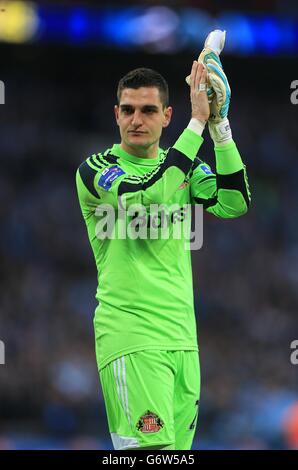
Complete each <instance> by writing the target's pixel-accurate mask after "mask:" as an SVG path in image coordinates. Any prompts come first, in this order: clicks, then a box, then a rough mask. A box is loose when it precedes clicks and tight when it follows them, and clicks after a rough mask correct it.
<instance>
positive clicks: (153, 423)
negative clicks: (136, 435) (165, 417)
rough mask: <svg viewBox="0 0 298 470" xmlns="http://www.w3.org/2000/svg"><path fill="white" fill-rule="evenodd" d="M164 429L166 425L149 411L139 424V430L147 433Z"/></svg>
mask: <svg viewBox="0 0 298 470" xmlns="http://www.w3.org/2000/svg"><path fill="white" fill-rule="evenodd" d="M163 427H164V423H163V421H162V420H161V419H160V417H159V416H157V415H156V414H155V413H152V411H149V410H148V411H146V413H145V414H143V416H141V417H140V419H139V421H138V424H137V430H138V431H141V432H145V433H151V432H158V431H159V430H160V429H161V428H163Z"/></svg>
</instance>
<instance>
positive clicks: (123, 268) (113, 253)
mask: <svg viewBox="0 0 298 470" xmlns="http://www.w3.org/2000/svg"><path fill="white" fill-rule="evenodd" d="M202 142H203V139H202V137H200V136H199V135H197V134H196V133H195V132H193V131H192V130H190V129H185V130H184V131H183V133H182V134H181V136H180V137H179V138H178V140H177V141H176V143H175V144H174V145H173V147H170V148H169V149H167V150H162V149H159V151H158V156H157V157H156V158H139V157H137V156H133V155H130V154H128V153H127V152H125V151H124V150H123V149H122V147H121V146H120V144H115V145H114V146H113V147H112V148H111V149H108V150H106V151H105V152H104V153H100V154H97V155H92V156H91V157H90V158H87V160H86V161H84V162H83V163H82V164H81V165H80V167H79V168H78V170H77V174H76V181H77V190H78V196H79V202H80V206H81V210H82V214H83V217H84V220H85V223H86V226H87V231H88V236H89V240H90V243H91V246H92V250H93V253H94V257H95V261H96V266H97V271H98V288H97V292H96V298H97V300H98V306H97V308H96V310H95V316H94V327H95V339H96V356H97V363H98V368H99V370H100V369H102V368H103V367H105V365H107V364H108V363H109V362H110V361H112V360H114V359H116V358H117V357H120V356H123V355H125V354H129V353H132V352H136V351H140V350H144V349H160V350H197V349H198V342H197V331H196V321H195V314H194V303H193V284H192V268H191V253H190V250H189V244H190V240H189V231H190V228H191V225H190V222H191V211H190V205H191V204H202V205H203V207H204V208H205V209H206V210H207V211H208V212H210V213H212V214H214V215H216V216H218V217H223V218H229V217H237V216H240V215H242V214H244V213H245V212H246V211H247V208H248V205H249V201H250V194H249V190H248V185H247V176H246V169H245V166H244V165H243V163H242V160H241V157H240V155H239V152H238V150H237V147H236V145H235V143H234V142H231V143H229V144H226V145H225V146H222V147H218V148H215V155H216V172H215V173H213V172H212V171H211V169H210V167H209V165H207V164H206V163H205V162H203V161H201V160H200V159H199V158H198V157H197V153H198V151H199V148H200V146H201V144H202ZM108 227H109V228H108Z"/></svg>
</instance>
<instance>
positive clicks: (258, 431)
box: [0, 50, 298, 449]
mask: <svg viewBox="0 0 298 470" xmlns="http://www.w3.org/2000/svg"><path fill="white" fill-rule="evenodd" d="M69 54H70V55H73V56H72V57H74V52H73V51H70V52H69ZM76 54H77V56H78V57H77V60H78V62H80V60H83V59H82V58H81V56H80V53H78V52H76ZM93 54H94V53H93ZM81 55H82V56H83V53H81ZM24 57H25V58H24ZM61 57H62V55H61V56H59V57H58V59H57V60H58V62H56V64H55V66H53V67H52V65H51V64H53V63H54V62H53V61H54V58H53V57H52V58H51V59H50V60H49V62H48V63H47V64H46V66H45V69H43V68H42V67H41V71H39V72H37V69H36V65H35V64H34V62H35V55H34V52H31V51H30V50H29V52H26V53H25V56H22V57H21V55H20V56H18V55H17V54H16V55H15V56H14V60H15V62H14V64H15V65H14V66H12V70H11V71H9V70H8V68H7V70H6V71H5V69H4V77H3V78H4V79H5V83H6V104H5V105H4V106H1V107H0V136H1V139H0V158H1V172H0V196H1V201H2V204H1V206H0V218H1V232H0V253H1V263H0V276H1V295H0V318H1V322H0V340H2V341H4V343H5V352H6V364H5V365H4V366H3V365H1V366H0V384H1V385H0V448H15V447H16V448H30V447H31V448H32V446H33V447H35V448H36V447H43V446H45V447H47V448H60V447H62V448H63V447H66V448H106V449H108V448H111V441H110V439H109V434H108V427H107V420H106V414H105V409H104V403H103V399H102V393H101V388H100V384H99V379H98V373H97V369H96V361H95V353H94V338H93V324H92V320H93V312H94V309H95V306H96V302H95V298H94V295H95V290H96V270H95V263H94V260H93V255H92V253H91V249H90V247H89V242H88V239H87V234H86V230H85V226H84V223H83V220H82V217H81V213H80V209H79V205H78V201H77V195H76V188H75V171H76V168H77V166H78V165H79V163H80V162H81V161H83V160H84V159H85V158H87V157H88V156H89V155H90V154H92V153H94V152H99V151H102V150H104V149H106V148H107V147H111V146H112V144H113V143H114V142H119V136H118V128H117V126H116V125H115V122H114V116H113V104H115V89H116V85H117V81H118V79H119V78H120V77H121V72H118V75H117V73H116V72H115V70H116V69H115V63H114V64H113V67H114V69H113V70H114V75H113V79H112V78H111V77H112V75H111V74H107V73H106V72H105V73H103V72H102V70H101V67H100V64H99V65H96V66H94V68H92V67H91V66H90V63H91V62H92V60H93V59H92V57H93V56H92V53H90V57H89V58H87V59H86V57H85V58H84V60H85V61H86V63H85V64H84V66H82V67H77V68H76V67H75V65H74V62H73V60H72V59H70V58H69V57H68V59H67V60H66V62H65V64H64V63H63V61H62V60H61ZM40 60H42V59H41V58H40V57H38V61H40ZM43 60H44V62H43V63H45V59H43ZM88 60H89V62H88ZM114 60H115V61H117V60H119V61H121V57H117V56H115V57H114V58H113V61H114ZM179 60H180V61H182V58H180V59H179ZM38 61H37V62H38ZM51 61H52V62H51ZM131 61H132V59H131ZM163 61H164V62H163V63H162V61H160V67H159V68H158V65H159V64H158V62H156V64H155V65H156V68H157V69H158V70H159V71H161V72H162V73H164V75H165V78H167V79H168V80H169V83H170V90H171V104H172V105H173V106H174V115H173V122H172V124H171V126H170V127H169V128H168V129H167V130H166V132H165V133H164V136H163V138H162V141H161V144H162V146H163V147H168V146H170V145H171V144H172V143H173V142H174V141H175V139H176V138H177V137H178V135H179V133H180V132H181V131H182V130H183V128H184V127H185V126H186V125H187V123H188V120H189V111H190V108H189V102H188V90H187V88H186V86H185V85H184V82H183V80H182V77H183V75H184V70H183V69H182V70H180V71H179V73H180V74H181V77H180V76H173V75H172V73H171V72H172V70H173V69H174V66H173V65H171V64H172V63H171V62H170V59H165V58H163ZM166 61H168V64H170V66H169V69H168V70H169V76H167V73H166V68H167V63H165V62H166ZM78 62H77V63H78ZM111 62H112V60H111ZM134 62H136V59H134ZM240 62H241V60H240V59H238V62H237V63H236V62H233V61H232V60H230V61H229V63H228V69H229V72H230V73H231V74H232V80H231V82H232V87H233V85H234V88H232V90H233V99H232V104H231V112H230V121H231V125H232V130H233V135H234V139H235V141H236V143H237V144H238V148H239V150H240V153H241V155H242V157H243V160H244V162H245V163H246V165H247V170H248V176H249V181H250V186H251V192H252V206H251V209H250V212H249V213H248V214H247V215H246V216H245V217H242V218H240V219H236V220H218V219H216V218H215V217H213V216H210V215H208V214H206V215H205V216H204V244H203V248H202V249H201V250H199V251H195V252H193V253H192V257H193V274H194V294H195V307H196V313H197V324H198V338H199V346H200V351H201V353H200V359H201V368H202V392H201V402H200V414H199V422H198V432H197V435H196V439H195V442H194V448H265V449H266V448H267V449H269V448H298V409H297V407H298V388H297V386H298V366H294V365H293V364H291V362H290V356H291V352H292V351H291V347H290V345H291V342H292V341H293V340H295V339H298V321H297V311H298V308H297V307H298V289H297V285H298V236H297V234H298V218H297V213H298V185H297V180H298V162H297V119H298V116H297V113H298V109H296V107H295V106H293V105H291V103H290V100H289V96H287V93H288V90H287V89H286V90H281V89H280V90H279V91H278V90H277V89H276V86H275V85H276V82H274V80H273V81H272V83H271V85H272V90H271V89H270V91H268V95H266V96H264V92H263V90H261V89H260V88H258V86H257V83H258V80H257V79H256V78H255V82H254V81H253V80H254V79H253V77H249V78H247V79H246V80H245V79H243V77H242V75H241V72H239V71H238V75H236V73H235V75H233V70H235V69H236V67H237V68H238V69H239V63H240ZM243 62H244V59H243ZM12 63H13V61H11V64H12ZM57 63H58V65H57ZM181 63H182V62H181ZM11 64H10V65H11ZM137 65H146V64H144V60H143V62H142V63H141V64H138V63H137V62H136V63H135V66H137ZM240 65H241V64H240ZM184 66H185V64H184ZM13 67H15V69H14V70H13ZM171 67H172V69H171ZM274 67H275V65H274V66H273V67H272V68H273V69H274ZM130 68H131V67H129V65H128V66H127V68H126V67H125V66H124V65H123V64H122V66H121V70H123V72H124V73H125V72H126V71H128V70H129V69H130ZM277 68H278V66H277ZM185 72H186V74H187V73H188V70H187V67H186V69H185ZM263 73H264V74H265V75H266V72H263ZM170 74H171V76H170ZM0 78H1V77H0ZM180 78H181V80H180ZM293 78H295V77H293ZM296 78H297V77H296ZM179 80H180V81H179ZM250 80H252V82H250ZM289 93H290V92H289ZM272 96H274V100H271V99H270V98H272ZM200 156H201V158H202V159H205V160H206V161H207V162H208V163H209V164H210V165H211V166H212V167H213V168H214V152H213V149H212V145H211V142H210V139H209V138H208V137H207V135H206V142H205V143H204V146H203V149H202V153H201V155H200ZM43 439H46V440H43Z"/></svg>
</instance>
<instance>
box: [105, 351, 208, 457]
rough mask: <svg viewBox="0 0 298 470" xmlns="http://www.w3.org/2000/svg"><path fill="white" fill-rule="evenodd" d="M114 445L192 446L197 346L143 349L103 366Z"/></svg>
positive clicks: (196, 400) (197, 393)
mask: <svg viewBox="0 0 298 470" xmlns="http://www.w3.org/2000/svg"><path fill="white" fill-rule="evenodd" d="M100 382H101V386H102V390H103V396H104V401H105V407H106V412H107V417H108V425H109V430H110V433H111V438H112V441H113V446H114V449H116V450H124V449H133V448H142V447H143V448H144V447H152V446H160V445H162V446H167V445H174V448H175V449H177V450H190V449H191V445H192V441H193V438H194V434H195V430H196V424H197V417H198V407H199V398H200V364H199V353H198V351H160V350H144V351H138V352H135V353H131V354H127V355H125V356H122V357H119V358H118V359H115V360H114V361H112V362H110V363H109V364H108V365H107V366H105V367H104V368H103V369H102V370H101V371H100Z"/></svg>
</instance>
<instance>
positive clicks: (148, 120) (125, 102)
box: [115, 87, 172, 149]
mask: <svg viewBox="0 0 298 470" xmlns="http://www.w3.org/2000/svg"><path fill="white" fill-rule="evenodd" d="M115 116H116V121H117V124H118V126H119V128H120V135H121V139H122V142H123V143H124V144H125V146H126V147H130V148H136V149H137V148H143V149H146V148H149V147H150V146H151V145H152V144H154V143H156V142H158V141H159V139H160V136H161V132H162V129H163V127H167V126H168V125H169V123H170V120H171V116H172V108H171V107H170V106H169V107H167V108H164V109H163V105H162V102H161V100H160V95H159V90H158V88H156V87H140V88H137V89H136V90H135V89H134V88H124V90H123V91H122V94H121V98H120V103H119V106H115Z"/></svg>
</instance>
